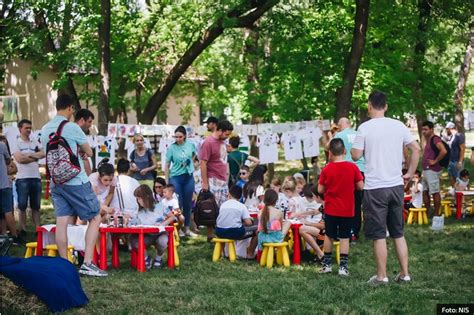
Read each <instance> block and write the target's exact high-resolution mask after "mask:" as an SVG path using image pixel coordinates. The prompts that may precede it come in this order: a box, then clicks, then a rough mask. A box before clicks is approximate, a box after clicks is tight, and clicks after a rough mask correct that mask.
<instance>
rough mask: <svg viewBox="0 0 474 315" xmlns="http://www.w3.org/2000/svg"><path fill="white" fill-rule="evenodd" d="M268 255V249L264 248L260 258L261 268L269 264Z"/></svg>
mask: <svg viewBox="0 0 474 315" xmlns="http://www.w3.org/2000/svg"><path fill="white" fill-rule="evenodd" d="M267 255H268V247H266V246H265V247H264V248H263V251H262V255H261V256H260V266H262V267H263V266H265V265H266V264H267Z"/></svg>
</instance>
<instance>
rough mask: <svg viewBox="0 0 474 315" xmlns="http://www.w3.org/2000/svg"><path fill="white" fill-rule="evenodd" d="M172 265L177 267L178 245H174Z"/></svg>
mask: <svg viewBox="0 0 474 315" xmlns="http://www.w3.org/2000/svg"><path fill="white" fill-rule="evenodd" d="M174 265H175V266H176V267H179V255H178V246H175V247H174Z"/></svg>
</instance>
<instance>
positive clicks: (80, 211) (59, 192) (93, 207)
mask: <svg viewBox="0 0 474 315" xmlns="http://www.w3.org/2000/svg"><path fill="white" fill-rule="evenodd" d="M51 196H52V197H53V205H54V210H55V214H56V217H70V216H75V215H77V216H79V218H81V220H84V221H89V220H91V219H93V218H95V217H96V216H97V215H98V214H99V210H100V204H99V200H98V199H97V196H96V195H95V193H94V191H93V190H92V185H91V183H89V182H88V183H85V184H82V185H51Z"/></svg>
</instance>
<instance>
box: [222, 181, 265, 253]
mask: <svg viewBox="0 0 474 315" xmlns="http://www.w3.org/2000/svg"><path fill="white" fill-rule="evenodd" d="M241 197H242V188H240V187H239V186H236V185H234V186H232V187H231V188H230V189H229V199H228V200H227V201H225V202H224V203H222V205H221V207H220V208H219V216H218V217H217V222H216V235H217V236H218V237H220V238H228V239H232V240H242V239H245V238H249V237H252V240H251V242H250V245H249V247H248V248H247V258H253V257H254V253H255V248H256V247H257V237H256V234H255V231H257V225H255V224H254V222H253V220H252V218H251V217H250V213H249V211H248V209H247V207H246V206H245V205H244V204H242V203H241V202H240V201H239V200H240V198H241Z"/></svg>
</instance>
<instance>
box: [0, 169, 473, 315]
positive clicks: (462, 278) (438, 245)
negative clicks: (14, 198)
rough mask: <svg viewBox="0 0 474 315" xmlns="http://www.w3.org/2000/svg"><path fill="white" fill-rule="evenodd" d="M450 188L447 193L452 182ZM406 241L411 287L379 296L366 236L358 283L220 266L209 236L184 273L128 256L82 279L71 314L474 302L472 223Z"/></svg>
mask: <svg viewBox="0 0 474 315" xmlns="http://www.w3.org/2000/svg"><path fill="white" fill-rule="evenodd" d="M288 166H289V167H291V169H288ZM297 167H298V164H290V165H288V163H285V164H283V163H281V164H279V165H277V167H276V171H277V173H278V174H280V175H283V174H285V175H286V174H291V173H292V172H294V171H296V170H297ZM468 168H470V166H468ZM443 183H444V185H445V186H446V183H447V178H446V174H444V176H443ZM469 204H470V203H469ZM42 211H43V213H42V219H43V223H54V213H53V209H52V207H51V205H50V204H49V202H47V201H44V208H43V210H42ZM29 235H30V239H31V240H33V239H34V235H33V234H32V233H29ZM406 238H407V241H408V245H409V250H410V272H411V275H412V278H413V281H412V282H411V283H408V284H397V283H394V282H391V283H390V284H389V285H388V286H383V287H376V288H374V287H371V286H369V285H367V284H366V281H367V280H368V279H369V277H370V276H372V275H373V274H374V273H375V263H374V259H373V254H372V247H371V243H370V242H369V241H366V240H365V239H364V238H363V237H362V238H361V240H360V241H358V242H357V244H356V245H354V246H352V247H351V252H350V256H349V271H350V277H348V278H342V277H340V276H338V275H337V273H336V268H334V273H333V274H325V275H320V274H318V273H317V268H318V267H317V266H316V265H314V264H310V263H303V264H302V265H300V266H294V265H292V266H291V267H290V268H282V267H274V268H273V269H271V270H269V269H267V268H263V267H260V266H259V265H258V264H257V262H256V261H237V262H236V263H230V262H229V261H228V260H226V259H223V260H221V261H219V262H218V263H212V262H211V256H212V246H211V245H210V244H208V243H207V242H206V239H205V236H204V235H201V236H200V237H198V238H195V239H188V240H183V241H182V242H181V246H180V248H179V254H180V259H181V266H180V268H179V269H176V270H168V269H166V268H163V269H158V270H157V269H152V270H150V271H148V272H146V273H143V274H140V273H137V272H136V271H135V270H133V269H132V268H131V267H130V264H129V259H130V257H129V254H128V253H121V262H122V265H121V268H120V269H118V270H109V276H108V277H106V278H91V277H81V282H82V286H83V288H84V290H85V292H86V294H87V296H88V297H89V300H90V301H89V304H88V305H87V306H85V307H83V308H80V309H74V310H71V311H69V312H67V313H71V314H110V313H114V314H151V313H177V314H185V313H206V314H207V313H214V314H222V313H226V314H228V313H232V314H241V313H246V314H248V313H297V314H310V313H311V314H315V313H316V314H317V313H319V314H434V313H435V312H436V305H437V304H439V303H467V302H471V303H472V302H473V301H474V291H473V290H472V283H474V271H473V261H474V250H473V240H474V217H472V216H467V217H466V218H464V219H462V220H460V221H457V220H455V219H454V218H453V217H451V218H447V219H446V222H445V228H444V230H443V231H442V232H433V231H432V230H431V229H430V227H429V226H426V225H424V226H417V225H410V226H406ZM11 253H12V254H13V255H14V256H21V255H22V254H23V253H24V249H23V248H21V247H19V248H18V247H15V248H13V250H12V251H11ZM387 271H388V275H389V277H390V278H393V277H394V276H395V275H396V274H397V271H398V263H397V260H396V257H395V253H394V247H393V243H392V242H389V259H388V266H387ZM2 287H3V286H2ZM5 287H6V286H5ZM5 287H4V288H5ZM8 287H11V286H8ZM4 290H5V289H4ZM1 296H2V298H1V299H2V309H3V311H2V313H4V312H5V313H6V314H11V313H45V312H47V309H46V308H45V306H44V305H42V304H41V303H38V302H37V301H36V300H35V299H34V298H33V297H31V296H30V297H29V298H25V293H24V292H21V291H19V290H11V289H9V290H7V292H3V293H2V294H1Z"/></svg>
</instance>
